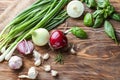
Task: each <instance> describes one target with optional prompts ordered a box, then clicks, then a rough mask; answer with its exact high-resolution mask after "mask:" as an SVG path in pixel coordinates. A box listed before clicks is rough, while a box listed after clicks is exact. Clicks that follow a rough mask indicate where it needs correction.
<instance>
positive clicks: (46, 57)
mask: <svg viewBox="0 0 120 80" xmlns="http://www.w3.org/2000/svg"><path fill="white" fill-rule="evenodd" d="M49 57H50V55H49V54H48V53H46V54H44V55H43V56H42V58H43V59H44V60H47V59H48V58H49Z"/></svg>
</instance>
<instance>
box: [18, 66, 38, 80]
mask: <svg viewBox="0 0 120 80" xmlns="http://www.w3.org/2000/svg"><path fill="white" fill-rule="evenodd" d="M37 75H38V71H37V70H36V69H35V67H31V68H29V70H28V75H20V76H18V77H19V78H27V79H36V77H37Z"/></svg>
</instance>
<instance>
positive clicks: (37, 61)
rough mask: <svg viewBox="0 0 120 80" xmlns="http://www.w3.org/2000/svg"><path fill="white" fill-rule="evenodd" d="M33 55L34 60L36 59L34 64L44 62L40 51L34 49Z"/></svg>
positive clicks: (37, 64)
mask: <svg viewBox="0 0 120 80" xmlns="http://www.w3.org/2000/svg"><path fill="white" fill-rule="evenodd" d="M33 56H34V61H35V63H34V65H35V66H40V65H41V63H42V60H41V54H40V53H39V52H38V51H36V50H33Z"/></svg>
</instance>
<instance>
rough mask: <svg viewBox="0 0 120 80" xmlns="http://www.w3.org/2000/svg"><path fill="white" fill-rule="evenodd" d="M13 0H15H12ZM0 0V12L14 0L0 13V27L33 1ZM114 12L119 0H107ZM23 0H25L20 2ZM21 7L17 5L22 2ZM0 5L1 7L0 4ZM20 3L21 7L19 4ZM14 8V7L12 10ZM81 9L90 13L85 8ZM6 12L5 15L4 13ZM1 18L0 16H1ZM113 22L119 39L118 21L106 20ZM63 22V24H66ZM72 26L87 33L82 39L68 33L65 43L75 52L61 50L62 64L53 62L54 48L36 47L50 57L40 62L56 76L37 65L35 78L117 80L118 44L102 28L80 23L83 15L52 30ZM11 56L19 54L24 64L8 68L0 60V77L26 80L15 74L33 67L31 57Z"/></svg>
mask: <svg viewBox="0 0 120 80" xmlns="http://www.w3.org/2000/svg"><path fill="white" fill-rule="evenodd" d="M16 1H17V0H16ZM16 1H15V0H0V11H1V13H2V12H3V11H4V10H5V9H6V8H7V7H8V6H9V5H10V4H11V3H13V2H14V4H13V5H11V7H12V8H11V7H9V9H7V11H5V12H4V13H3V14H1V15H2V16H0V30H2V28H3V27H4V26H5V25H7V23H8V22H10V21H11V20H12V19H13V17H14V16H15V15H17V14H18V13H19V11H21V10H22V9H23V8H24V7H27V6H25V4H26V5H30V4H31V3H32V1H33V2H34V0H21V1H17V2H16ZM110 1H111V3H112V5H113V6H114V7H115V8H116V11H117V12H119V13H120V5H119V4H120V0H110ZM23 2H26V3H23ZM23 4H24V6H21V5H23ZM1 5H2V6H1ZM3 5H4V6H3ZM20 6H21V7H20ZM16 9H17V10H16ZM10 11H12V12H10ZM85 12H90V10H89V9H88V8H85ZM7 13H9V15H6V14H7ZM1 18H2V19H1ZM110 22H111V23H112V24H113V26H114V28H115V30H116V33H117V37H118V39H119V40H120V22H117V21H114V20H110ZM66 25H67V26H66ZM72 26H79V27H81V28H83V29H84V30H85V31H86V32H87V33H88V35H89V38H88V39H85V40H82V39H78V38H76V37H74V36H73V35H72V34H68V35H67V37H68V40H69V43H71V44H74V45H75V49H76V50H77V55H71V54H70V52H69V51H68V52H64V53H63V54H64V58H65V59H64V65H60V64H56V63H55V62H54V58H55V55H57V52H56V51H52V50H51V49H50V48H49V46H48V45H47V46H45V47H36V49H37V50H38V51H39V52H41V53H42V54H44V53H46V52H48V53H49V54H50V59H49V60H48V61H45V62H44V64H42V66H43V65H45V64H50V65H51V66H52V69H55V70H57V71H58V72H59V76H58V77H55V78H53V77H52V76H51V75H50V73H46V72H45V71H43V70H42V69H41V66H40V67H36V68H37V70H38V71H39V75H38V77H37V79H36V80H120V46H118V45H116V44H115V43H114V41H113V40H111V39H110V38H109V37H108V36H107V35H106V34H105V32H104V28H103V27H102V28H98V29H93V28H91V27H86V26H84V24H83V17H80V18H79V19H71V18H69V19H67V20H66V21H65V22H64V23H63V24H61V25H60V26H58V28H56V29H60V30H63V31H65V30H67V29H69V28H71V27H72ZM14 55H18V56H21V57H22V58H23V60H24V66H23V68H22V69H21V70H17V71H14V70H11V69H10V68H9V67H8V63H7V62H6V61H5V62H3V63H0V80H27V79H18V75H20V74H27V71H28V69H29V68H30V67H31V66H33V64H34V60H33V57H32V56H23V55H20V54H18V53H17V52H16V53H15V54H14Z"/></svg>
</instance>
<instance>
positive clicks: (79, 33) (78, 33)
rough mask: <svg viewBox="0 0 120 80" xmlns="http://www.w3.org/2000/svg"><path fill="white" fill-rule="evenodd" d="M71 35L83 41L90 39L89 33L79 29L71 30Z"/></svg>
mask: <svg viewBox="0 0 120 80" xmlns="http://www.w3.org/2000/svg"><path fill="white" fill-rule="evenodd" d="M71 33H72V34H73V35H75V36H76V37H78V38H81V39H86V38H87V37H88V36H87V33H86V32H85V31H84V30H83V29H81V28H79V27H73V28H71Z"/></svg>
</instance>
